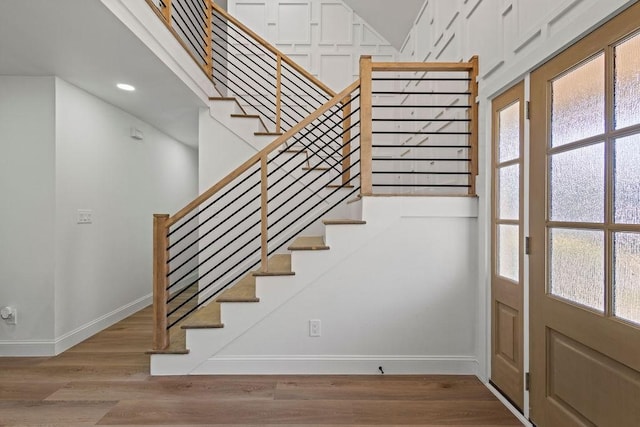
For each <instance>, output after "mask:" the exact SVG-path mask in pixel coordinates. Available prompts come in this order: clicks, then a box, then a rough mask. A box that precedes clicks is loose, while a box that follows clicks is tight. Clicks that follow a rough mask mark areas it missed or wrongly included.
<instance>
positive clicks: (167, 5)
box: [160, 0, 171, 27]
mask: <svg viewBox="0 0 640 427" xmlns="http://www.w3.org/2000/svg"><path fill="white" fill-rule="evenodd" d="M160 4H161V5H164V7H163V8H162V15H163V16H164V20H165V21H167V24H169V26H170V27H171V0H163V1H162V3H160Z"/></svg>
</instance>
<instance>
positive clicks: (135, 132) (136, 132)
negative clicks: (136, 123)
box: [131, 128, 144, 141]
mask: <svg viewBox="0 0 640 427" xmlns="http://www.w3.org/2000/svg"><path fill="white" fill-rule="evenodd" d="M131 138H133V139H135V140H137V141H142V140H143V139H144V133H143V132H142V131H141V130H140V129H137V128H131Z"/></svg>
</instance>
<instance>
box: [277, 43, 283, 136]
mask: <svg viewBox="0 0 640 427" xmlns="http://www.w3.org/2000/svg"><path fill="white" fill-rule="evenodd" d="M281 117H282V55H280V54H278V55H277V57H276V132H280V131H281V129H282V125H281V120H282V119H281Z"/></svg>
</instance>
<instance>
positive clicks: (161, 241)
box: [153, 214, 169, 350]
mask: <svg viewBox="0 0 640 427" xmlns="http://www.w3.org/2000/svg"><path fill="white" fill-rule="evenodd" d="M168 220H169V215H167V214H154V215H153V349H154V350H164V349H166V348H167V347H169V331H168V330H167V324H168V319H167V301H168V299H169V291H168V290H167V287H168V286H167V284H168V281H169V279H168V277H167V272H168V268H169V266H168V264H167V260H168V247H169V238H168V237H167V221H168Z"/></svg>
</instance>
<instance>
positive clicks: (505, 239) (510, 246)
mask: <svg viewBox="0 0 640 427" xmlns="http://www.w3.org/2000/svg"><path fill="white" fill-rule="evenodd" d="M519 229H520V227H518V226H517V225H506V224H500V225H498V275H500V276H502V277H505V278H507V279H509V280H513V281H514V282H517V281H518V273H519V269H520V262H519V248H520V238H519V234H520V230H519Z"/></svg>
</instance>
